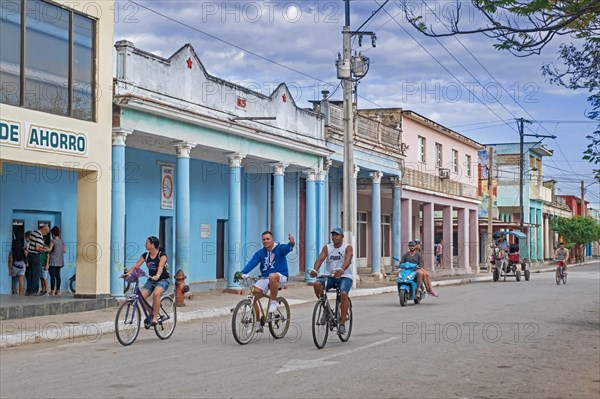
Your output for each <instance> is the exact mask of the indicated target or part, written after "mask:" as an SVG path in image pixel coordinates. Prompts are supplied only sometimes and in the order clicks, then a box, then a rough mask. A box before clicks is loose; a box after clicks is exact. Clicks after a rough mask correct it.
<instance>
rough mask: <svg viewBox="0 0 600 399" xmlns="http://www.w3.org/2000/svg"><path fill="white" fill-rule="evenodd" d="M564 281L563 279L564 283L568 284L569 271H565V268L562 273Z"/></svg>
mask: <svg viewBox="0 0 600 399" xmlns="http://www.w3.org/2000/svg"><path fill="white" fill-rule="evenodd" d="M562 281H563V284H567V272H565V271H564V270H563V273H562Z"/></svg>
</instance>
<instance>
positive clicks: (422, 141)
mask: <svg viewBox="0 0 600 399" xmlns="http://www.w3.org/2000/svg"><path fill="white" fill-rule="evenodd" d="M418 145H419V155H418V156H419V161H420V162H425V137H421V136H419V137H418Z"/></svg>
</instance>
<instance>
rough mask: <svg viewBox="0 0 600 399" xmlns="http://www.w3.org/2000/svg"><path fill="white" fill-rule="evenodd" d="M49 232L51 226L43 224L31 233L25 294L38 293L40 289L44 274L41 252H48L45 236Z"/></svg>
mask: <svg viewBox="0 0 600 399" xmlns="http://www.w3.org/2000/svg"><path fill="white" fill-rule="evenodd" d="M49 232H50V228H49V227H48V225H47V224H43V225H41V226H40V227H39V228H38V229H37V230H34V231H32V232H31V234H30V235H29V246H28V248H27V262H28V264H29V266H28V269H29V273H28V278H27V292H26V293H25V295H38V291H39V290H40V278H41V275H42V268H41V265H40V262H41V259H40V254H41V253H42V252H48V249H47V248H44V236H45V235H47V234H48V233H49ZM29 277H30V278H29Z"/></svg>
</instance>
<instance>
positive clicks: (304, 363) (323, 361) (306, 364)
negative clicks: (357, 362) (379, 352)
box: [276, 337, 400, 374]
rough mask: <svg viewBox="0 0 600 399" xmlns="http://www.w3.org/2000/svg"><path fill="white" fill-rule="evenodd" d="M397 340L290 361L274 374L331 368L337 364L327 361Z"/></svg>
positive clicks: (394, 338) (391, 338)
mask: <svg viewBox="0 0 600 399" xmlns="http://www.w3.org/2000/svg"><path fill="white" fill-rule="evenodd" d="M397 339H400V337H390V338H387V339H384V340H382V341H377V342H373V343H370V344H368V345H365V346H360V347H358V348H354V349H348V350H345V351H341V352H338V353H334V354H331V355H329V356H325V357H321V358H318V359H309V360H303V359H291V360H290V361H288V362H287V364H285V365H284V366H283V367H282V368H281V369H280V370H278V371H277V373H276V374H282V373H289V372H290V371H297V370H306V369H313V368H316V367H324V366H331V365H332V364H337V363H339V362H335V361H334V362H331V361H329V359H333V358H336V357H339V356H346V355H350V354H352V353H354V352H358V351H361V350H365V349H369V348H372V347H374V346H379V345H383V344H387V343H388V342H392V341H395V340H397Z"/></svg>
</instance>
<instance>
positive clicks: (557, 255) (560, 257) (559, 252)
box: [554, 242, 569, 272]
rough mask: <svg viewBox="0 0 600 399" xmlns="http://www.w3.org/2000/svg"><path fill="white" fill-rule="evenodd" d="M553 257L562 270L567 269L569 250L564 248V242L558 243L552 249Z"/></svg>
mask: <svg viewBox="0 0 600 399" xmlns="http://www.w3.org/2000/svg"><path fill="white" fill-rule="evenodd" d="M554 259H555V260H557V261H558V265H559V266H562V268H563V270H564V271H565V272H566V271H567V262H568V261H569V250H568V249H567V248H565V243H564V242H559V243H558V248H556V251H554Z"/></svg>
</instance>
